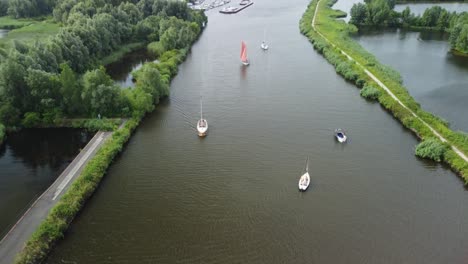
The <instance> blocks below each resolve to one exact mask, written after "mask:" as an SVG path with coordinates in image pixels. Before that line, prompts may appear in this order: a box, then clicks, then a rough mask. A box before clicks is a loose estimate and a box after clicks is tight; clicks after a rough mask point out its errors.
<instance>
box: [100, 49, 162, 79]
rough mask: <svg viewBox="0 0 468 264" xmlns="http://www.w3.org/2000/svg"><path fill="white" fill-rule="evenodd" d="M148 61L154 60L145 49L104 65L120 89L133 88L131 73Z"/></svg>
mask: <svg viewBox="0 0 468 264" xmlns="http://www.w3.org/2000/svg"><path fill="white" fill-rule="evenodd" d="M148 61H154V58H153V57H152V56H151V55H150V54H149V52H146V49H140V50H136V51H133V52H130V53H128V54H127V55H125V56H124V57H123V58H122V59H120V60H118V61H116V62H113V63H111V64H108V65H106V72H107V73H108V74H109V75H110V76H111V77H112V79H114V81H115V82H116V84H118V85H120V86H121V87H124V88H126V87H133V85H134V83H133V76H132V74H131V72H133V71H135V70H138V69H139V68H140V67H141V66H142V64H143V63H145V62H148Z"/></svg>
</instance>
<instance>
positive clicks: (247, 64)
mask: <svg viewBox="0 0 468 264" xmlns="http://www.w3.org/2000/svg"><path fill="white" fill-rule="evenodd" d="M249 64H250V62H249V61H242V65H244V66H249Z"/></svg>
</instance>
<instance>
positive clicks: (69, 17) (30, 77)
mask: <svg viewBox="0 0 468 264" xmlns="http://www.w3.org/2000/svg"><path fill="white" fill-rule="evenodd" d="M0 1H1V0H0ZM17 2H18V3H20V2H21V3H23V4H24V3H26V2H28V3H29V2H30V3H32V4H31V5H32V6H34V5H37V4H39V3H40V4H45V5H47V6H49V7H50V8H44V9H43V11H40V12H42V13H44V14H45V13H47V12H49V13H48V14H49V15H50V14H53V17H54V19H55V20H56V21H58V22H60V23H62V25H63V27H62V28H61V29H60V32H59V33H58V34H57V35H56V36H53V37H51V38H50V39H48V40H47V41H43V42H35V43H34V44H30V45H29V44H24V43H21V42H18V41H16V42H14V44H13V45H12V46H13V47H8V48H4V49H2V48H1V47H0V123H3V124H4V125H6V126H7V127H14V126H21V125H22V126H26V127H29V126H37V125H40V124H47V123H53V122H54V121H55V120H58V119H60V118H62V117H94V118H96V117H97V116H101V117H130V116H135V115H137V116H141V115H142V114H144V113H145V112H147V111H151V110H152V109H153V107H154V104H155V103H156V102H158V100H159V98H160V97H161V96H167V95H168V87H169V80H170V76H171V75H170V74H171V73H168V72H160V71H159V68H158V67H160V66H157V65H156V66H151V67H150V66H147V67H145V68H144V69H143V70H142V71H140V73H138V79H137V85H136V88H131V89H122V88H121V87H118V86H116V85H115V84H114V82H113V81H112V79H111V78H110V77H109V76H108V75H107V74H106V72H105V70H104V68H103V67H102V66H101V67H100V66H99V59H100V58H102V57H104V56H107V55H109V54H111V53H112V52H114V51H115V50H116V49H118V48H119V47H120V46H122V45H124V44H127V43H131V42H132V43H133V42H146V43H149V42H155V43H157V46H158V47H159V48H160V54H163V55H162V56H166V57H168V58H169V57H170V56H171V55H173V54H171V53H170V51H171V50H175V49H179V50H182V49H186V48H188V47H190V46H191V44H192V43H193V42H194V41H195V40H196V39H197V38H198V35H199V33H200V30H201V27H202V25H203V24H204V23H205V22H206V16H205V15H204V14H203V13H201V12H198V11H192V10H190V9H189V8H187V6H186V3H185V2H184V1H165V0H141V1H130V2H126V1H119V0H100V1H91V0H83V1H82V0H55V1H54V0H49V1H48V0H43V1H39V0H37V1H36V0H11V1H9V9H8V10H9V11H8V12H13V11H12V8H13V7H16V5H15V3H17ZM21 6H22V8H25V9H24V10H26V9H28V7H29V6H30V5H29V4H28V5H21ZM52 7H53V8H52ZM15 10H16V11H15V12H16V13H15V14H19V15H20V16H29V15H37V13H34V12H26V11H24V10H23V9H22V10H23V11H21V12H20V11H18V10H17V9H15ZM162 61H164V60H162ZM165 63H166V64H174V66H173V65H170V66H171V67H162V68H164V69H167V68H170V69H173V68H174V67H175V71H176V70H177V66H176V65H177V63H176V62H173V61H171V60H168V59H167V60H166V61H165ZM166 66H167V65H166ZM172 66H173V67H172Z"/></svg>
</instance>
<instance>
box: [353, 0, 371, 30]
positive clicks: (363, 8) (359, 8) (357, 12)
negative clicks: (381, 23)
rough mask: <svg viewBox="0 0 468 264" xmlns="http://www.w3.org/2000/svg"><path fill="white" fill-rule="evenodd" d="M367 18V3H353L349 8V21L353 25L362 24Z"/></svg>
mask: <svg viewBox="0 0 468 264" xmlns="http://www.w3.org/2000/svg"><path fill="white" fill-rule="evenodd" d="M368 19H369V10H367V5H365V4H363V3H358V4H354V5H353V7H352V8H351V20H350V23H351V24H354V25H364V24H366V23H367V21H368Z"/></svg>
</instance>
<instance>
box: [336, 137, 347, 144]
mask: <svg viewBox="0 0 468 264" xmlns="http://www.w3.org/2000/svg"><path fill="white" fill-rule="evenodd" d="M347 139H348V138H347V137H346V136H343V137H339V136H336V140H338V142H340V143H345V142H346V140H347Z"/></svg>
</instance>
